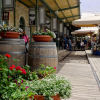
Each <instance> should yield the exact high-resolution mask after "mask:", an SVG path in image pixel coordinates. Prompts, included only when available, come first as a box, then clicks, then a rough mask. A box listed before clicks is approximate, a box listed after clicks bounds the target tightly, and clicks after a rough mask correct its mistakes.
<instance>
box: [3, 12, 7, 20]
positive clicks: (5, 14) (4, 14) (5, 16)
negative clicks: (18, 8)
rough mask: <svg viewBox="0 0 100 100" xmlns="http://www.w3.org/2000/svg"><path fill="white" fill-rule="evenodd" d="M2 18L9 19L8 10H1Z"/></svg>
mask: <svg viewBox="0 0 100 100" xmlns="http://www.w3.org/2000/svg"><path fill="white" fill-rule="evenodd" d="M2 20H4V21H7V20H9V12H3V15H2Z"/></svg>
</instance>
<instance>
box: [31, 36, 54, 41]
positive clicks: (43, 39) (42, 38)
mask: <svg viewBox="0 0 100 100" xmlns="http://www.w3.org/2000/svg"><path fill="white" fill-rule="evenodd" d="M32 38H33V39H34V41H35V42H50V40H51V39H52V37H51V36H49V35H33V36H32Z"/></svg>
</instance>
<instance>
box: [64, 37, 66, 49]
mask: <svg viewBox="0 0 100 100" xmlns="http://www.w3.org/2000/svg"><path fill="white" fill-rule="evenodd" d="M66 45H67V39H66V36H64V49H67V48H66V47H67V46H66Z"/></svg>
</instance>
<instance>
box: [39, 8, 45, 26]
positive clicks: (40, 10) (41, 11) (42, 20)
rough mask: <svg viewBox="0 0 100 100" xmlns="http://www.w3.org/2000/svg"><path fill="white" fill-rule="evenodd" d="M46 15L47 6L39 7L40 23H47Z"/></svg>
mask: <svg viewBox="0 0 100 100" xmlns="http://www.w3.org/2000/svg"><path fill="white" fill-rule="evenodd" d="M45 15H46V11H45V7H39V24H40V25H45V24H46V20H45V19H46V18H45Z"/></svg>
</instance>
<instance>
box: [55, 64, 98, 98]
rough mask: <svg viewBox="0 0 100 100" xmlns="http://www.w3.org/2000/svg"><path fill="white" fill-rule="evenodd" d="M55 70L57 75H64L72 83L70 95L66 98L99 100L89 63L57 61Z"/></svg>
mask: <svg viewBox="0 0 100 100" xmlns="http://www.w3.org/2000/svg"><path fill="white" fill-rule="evenodd" d="M57 70H58V73H57V75H58V76H65V77H66V78H67V79H70V81H71V83H72V97H71V98H70V99H66V100H100V91H99V88H98V85H97V82H96V80H95V77H94V75H93V72H92V69H91V67H90V64H76V63H59V65H58V69H57ZM62 100H64V99H62Z"/></svg>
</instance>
